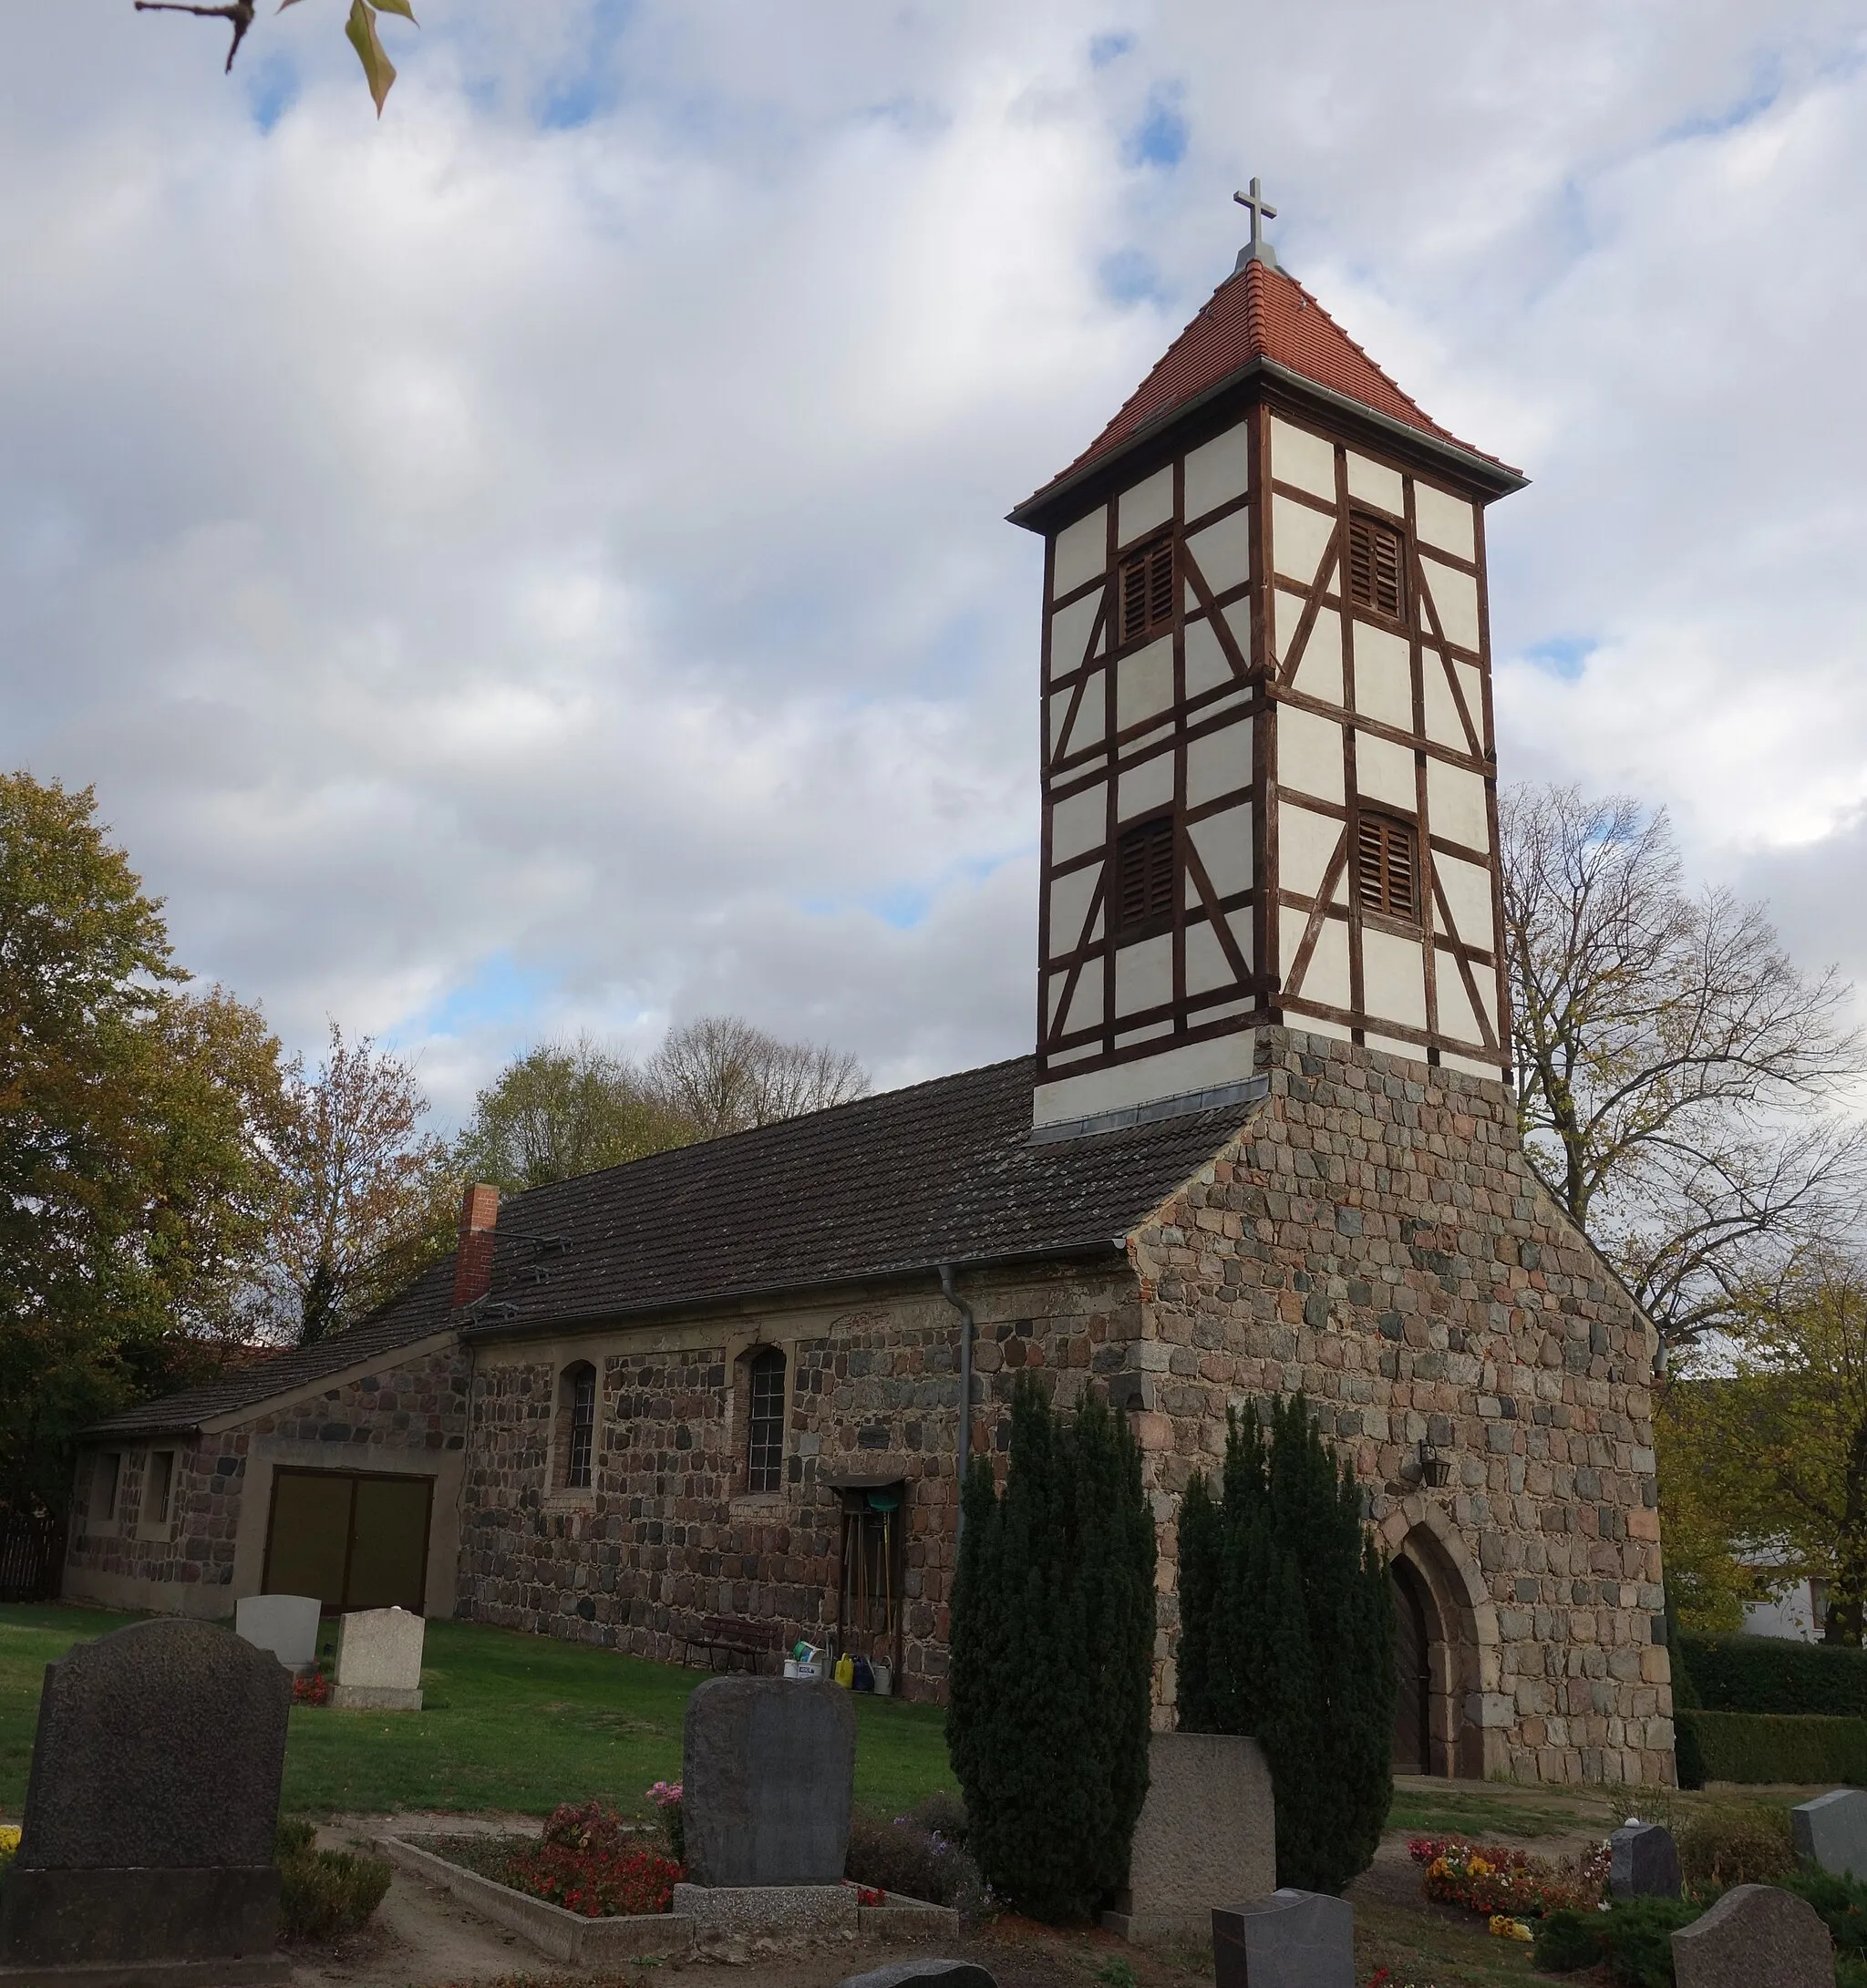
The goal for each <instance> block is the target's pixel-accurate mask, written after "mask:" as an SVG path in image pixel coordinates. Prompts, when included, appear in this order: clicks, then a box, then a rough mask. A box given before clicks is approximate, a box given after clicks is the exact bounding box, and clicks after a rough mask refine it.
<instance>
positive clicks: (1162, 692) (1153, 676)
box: [1115, 635, 1173, 732]
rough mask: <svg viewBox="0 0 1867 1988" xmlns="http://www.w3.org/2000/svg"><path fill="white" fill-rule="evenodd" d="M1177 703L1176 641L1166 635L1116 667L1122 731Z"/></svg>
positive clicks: (1118, 718) (1117, 707) (1118, 720)
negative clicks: (1174, 650)
mask: <svg viewBox="0 0 1867 1988" xmlns="http://www.w3.org/2000/svg"><path fill="white" fill-rule="evenodd" d="M1172 703H1173V638H1172V636H1171V635H1162V636H1161V638H1160V641H1159V642H1150V644H1148V645H1147V647H1146V648H1145V649H1140V650H1137V651H1136V652H1135V654H1133V655H1128V656H1123V657H1122V659H1121V661H1120V662H1119V663H1118V664H1116V665H1115V723H1116V726H1117V728H1118V729H1119V730H1120V731H1124V732H1125V731H1126V730H1127V729H1128V728H1129V726H1130V725H1139V724H1140V723H1141V722H1142V721H1143V720H1144V719H1147V718H1150V717H1152V716H1154V714H1155V713H1156V712H1157V711H1165V710H1167V709H1168V708H1169V707H1170V706H1171V705H1172Z"/></svg>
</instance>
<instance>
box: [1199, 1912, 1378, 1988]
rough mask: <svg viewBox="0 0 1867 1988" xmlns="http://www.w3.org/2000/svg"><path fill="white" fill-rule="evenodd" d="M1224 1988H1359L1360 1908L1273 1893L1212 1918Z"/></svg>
mask: <svg viewBox="0 0 1867 1988" xmlns="http://www.w3.org/2000/svg"><path fill="white" fill-rule="evenodd" d="M1212 1973H1213V1979H1214V1980H1215V1982H1216V1983H1217V1984H1218V1988H1355V1908H1354V1906H1352V1905H1351V1904H1349V1902H1348V1901H1347V1900H1346V1899H1332V1898H1330V1897H1328V1896H1327V1895H1326V1894H1325V1893H1324V1892H1321V1891H1293V1890H1281V1891H1273V1892H1272V1893H1271V1895H1270V1897H1269V1898H1267V1899H1258V1900H1254V1901H1253V1902H1251V1903H1249V1904H1245V1905H1233V1906H1222V1907H1221V1908H1219V1909H1218V1910H1217V1911H1214V1912H1213V1914H1212Z"/></svg>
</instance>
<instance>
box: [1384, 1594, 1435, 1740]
mask: <svg viewBox="0 0 1867 1988" xmlns="http://www.w3.org/2000/svg"><path fill="white" fill-rule="evenodd" d="M1393 1583H1394V1622H1395V1636H1394V1668H1395V1672H1396V1678H1395V1684H1396V1687H1397V1688H1396V1690H1395V1694H1394V1772H1395V1773H1396V1774H1430V1773H1432V1772H1433V1725H1432V1691H1433V1653H1432V1646H1433V1637H1432V1631H1431V1627H1430V1624H1431V1622H1432V1619H1433V1605H1432V1597H1431V1596H1430V1595H1429V1594H1428V1592H1427V1591H1426V1583H1425V1582H1424V1581H1421V1579H1420V1578H1419V1576H1418V1574H1417V1573H1416V1572H1415V1571H1413V1569H1412V1568H1411V1567H1409V1566H1408V1564H1407V1562H1406V1561H1404V1560H1397V1561H1395V1562H1394V1572H1393Z"/></svg>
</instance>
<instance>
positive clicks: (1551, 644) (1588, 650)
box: [1524, 635, 1601, 684]
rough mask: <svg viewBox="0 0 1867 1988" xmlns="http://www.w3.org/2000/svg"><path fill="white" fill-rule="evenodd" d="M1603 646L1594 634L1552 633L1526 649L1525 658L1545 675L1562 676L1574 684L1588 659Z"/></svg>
mask: <svg viewBox="0 0 1867 1988" xmlns="http://www.w3.org/2000/svg"><path fill="white" fill-rule="evenodd" d="M1600 647H1601V644H1600V643H1599V642H1597V641H1596V640H1595V638H1594V636H1593V635H1552V636H1550V638H1549V639H1548V640H1547V641H1546V642H1539V643H1538V644H1536V645H1535V646H1534V647H1533V648H1531V649H1526V650H1525V651H1524V660H1525V661H1526V662H1528V663H1531V664H1534V665H1535V667H1536V668H1538V669H1540V670H1542V672H1543V674H1544V675H1548V676H1560V677H1561V678H1562V679H1563V682H1564V683H1571V684H1573V682H1574V681H1575V679H1576V678H1577V677H1578V676H1580V675H1582V672H1583V670H1584V669H1585V668H1586V667H1587V666H1588V659H1589V657H1590V656H1592V655H1593V654H1594V652H1595V651H1596V650H1597V649H1598V648H1600Z"/></svg>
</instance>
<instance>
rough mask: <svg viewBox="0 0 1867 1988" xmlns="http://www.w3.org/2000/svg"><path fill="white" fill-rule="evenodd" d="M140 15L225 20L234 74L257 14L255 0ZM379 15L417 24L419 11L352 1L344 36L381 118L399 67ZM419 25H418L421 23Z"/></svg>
mask: <svg viewBox="0 0 1867 1988" xmlns="http://www.w3.org/2000/svg"><path fill="white" fill-rule="evenodd" d="M296 5H298V0H279V12H280V13H281V14H283V13H284V11H285V9H286V8H287V7H295V6H296ZM136 11H137V12H138V13H139V14H192V15H197V16H198V17H199V18H201V19H202V20H209V21H225V22H226V23H227V25H228V26H230V27H231V28H232V30H233V40H232V45H231V46H229V48H228V50H227V73H228V74H229V75H230V76H231V75H232V72H233V57H235V56H237V55H238V54H239V53H240V44H241V43H242V41H244V40H245V39H246V35H247V30H248V29H249V28H251V27H252V26H253V15H254V14H255V12H256V11H257V8H256V6H255V4H254V0H217V4H216V0H205V4H197V0H136ZM378 14H397V15H401V17H402V19H404V20H405V21H407V22H410V23H414V22H415V10H414V8H413V7H412V6H411V5H409V0H350V14H349V17H348V19H347V20H346V22H345V23H344V34H345V36H346V39H347V40H348V41H349V44H350V46H352V47H353V48H354V49H356V59H357V60H358V61H359V62H361V63H362V65H363V77H364V80H365V82H366V83H367V84H368V85H369V94H370V95H371V97H373V98H375V99H376V116H377V117H381V116H382V114H383V105H384V103H385V101H386V100H387V98H388V94H389V88H390V86H391V85H392V84H393V83H394V82H395V80H396V66H395V64H394V63H392V62H391V61H390V60H389V58H388V57H387V55H386V54H385V53H384V51H383V45H382V38H381V36H379V35H378V34H377V33H376V15H378ZM417 25H418V24H417Z"/></svg>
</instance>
